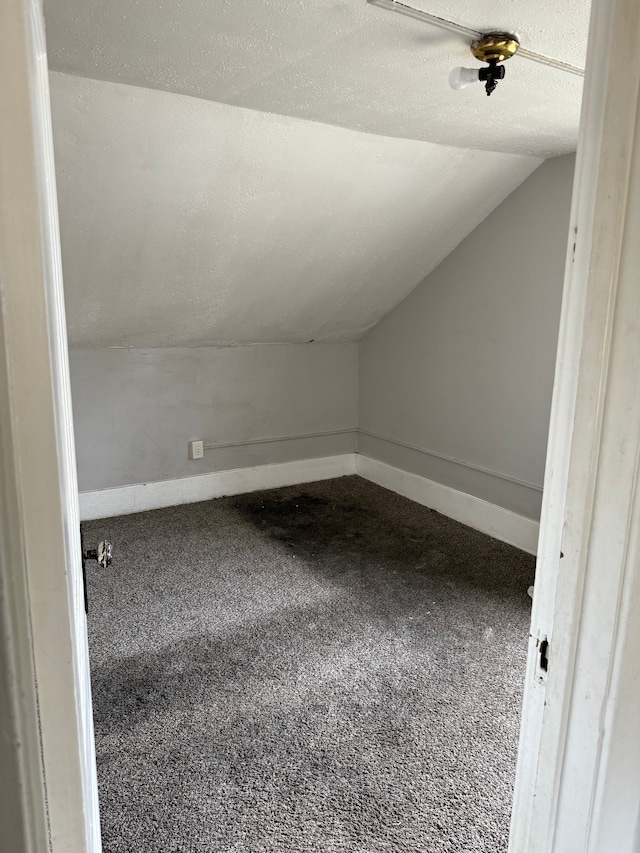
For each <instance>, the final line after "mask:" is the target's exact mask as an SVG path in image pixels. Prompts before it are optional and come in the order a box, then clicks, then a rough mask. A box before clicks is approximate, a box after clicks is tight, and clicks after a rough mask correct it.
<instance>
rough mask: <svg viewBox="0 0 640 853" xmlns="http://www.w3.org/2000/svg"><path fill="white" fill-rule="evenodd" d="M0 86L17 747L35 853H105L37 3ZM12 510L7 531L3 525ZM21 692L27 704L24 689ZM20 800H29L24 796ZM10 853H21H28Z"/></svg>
mask: <svg viewBox="0 0 640 853" xmlns="http://www.w3.org/2000/svg"><path fill="white" fill-rule="evenodd" d="M0 77H1V78H2V81H3V84H2V87H0V90H1V94H0V115H1V117H2V120H1V121H0V185H1V188H2V192H1V198H0V257H1V260H2V274H1V275H0V345H1V346H2V349H3V358H2V359H0V362H1V365H0V366H1V367H2V369H3V370H4V372H5V374H6V375H5V376H4V377H3V380H2V382H0V390H1V392H2V396H0V430H1V431H2V434H3V437H2V452H3V460H2V461H1V462H0V464H2V465H3V466H4V465H6V467H7V470H11V471H13V472H15V476H14V477H13V479H12V480H11V479H9V478H7V479H5V480H3V483H2V493H1V494H0V511H1V512H2V513H3V526H4V530H3V536H8V537H9V541H8V542H7V543H5V547H6V548H7V549H10V551H11V552H13V553H19V554H20V560H19V561H18V562H16V564H15V566H14V567H13V568H12V571H14V572H18V571H23V572H24V576H23V577H22V582H23V583H24V587H25V589H26V591H27V594H28V608H29V627H30V632H31V642H32V649H33V657H32V660H31V665H32V671H31V681H32V685H33V686H34V687H35V692H36V695H37V701H38V712H39V731H38V730H36V731H35V733H34V732H30V731H28V729H27V728H25V730H24V733H25V739H26V741H27V742H25V743H24V744H23V745H20V750H21V751H22V752H23V753H24V755H25V756H27V755H29V756H30V755H32V754H33V753H34V747H35V753H36V755H37V760H38V765H39V766H38V772H40V773H41V774H42V776H43V778H44V788H45V791H46V806H47V808H46V812H45V811H44V810H43V813H42V814H40V813H39V804H37V803H36V802H35V800H34V799H33V797H32V798H31V801H30V802H28V803H27V807H28V808H30V809H31V810H32V812H33V813H32V814H30V815H29V820H30V821H31V822H32V823H33V825H34V842H33V844H32V848H33V849H34V850H35V849H38V850H43V851H44V850H50V851H53V853H69V851H73V853H99V850H100V828H99V823H98V820H97V802H98V800H97V781H96V778H95V754H94V746H93V738H92V718H91V700H90V690H89V670H88V655H87V641H86V630H85V619H84V609H83V603H82V602H83V599H82V574H81V566H80V554H79V535H78V500H77V483H76V475H75V456H74V450H73V427H72V421H71V407H70V392H69V372H68V365H67V342H66V333H65V318H64V302H63V293H62V273H61V266H60V246H59V236H58V223H57V207H56V193H55V172H54V169H53V149H52V137H51V124H50V122H51V118H50V111H49V93H48V70H47V62H46V54H45V48H44V21H43V18H42V7H41V3H40V2H39V0H5V2H2V3H1V4H0ZM9 513H13V524H12V525H10V526H6V524H4V522H5V521H6V519H5V514H7V515H9ZM16 624H18V623H16ZM14 689H15V690H17V691H25V695H26V689H27V688H26V687H25V686H24V685H22V684H16V685H14ZM32 738H35V744H34V743H33V742H31V739H32ZM32 772H33V773H35V772H36V768H35V767H34V768H32ZM18 781H19V780H16V784H18ZM33 790H34V788H33V787H32V788H31V791H32V792H33ZM20 795H21V796H23V797H24V798H25V800H26V799H27V791H26V790H24V791H21V792H20ZM47 815H48V824H49V825H48V830H49V832H48V834H49V839H50V845H51V846H49V842H48V840H47V837H46V836H47V828H46V819H47ZM41 824H44V825H45V837H44V839H42V837H41V829H40V827H41ZM36 837H37V840H35V839H36ZM36 845H37V847H36ZM11 849H12V850H14V849H15V850H16V853H17V850H18V849H20V848H17V847H13V846H12V848H11Z"/></svg>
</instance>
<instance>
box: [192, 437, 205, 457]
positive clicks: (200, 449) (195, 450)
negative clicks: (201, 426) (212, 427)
mask: <svg viewBox="0 0 640 853" xmlns="http://www.w3.org/2000/svg"><path fill="white" fill-rule="evenodd" d="M203 457H204V441H201V440H197V441H190V442H189V459H202V458H203Z"/></svg>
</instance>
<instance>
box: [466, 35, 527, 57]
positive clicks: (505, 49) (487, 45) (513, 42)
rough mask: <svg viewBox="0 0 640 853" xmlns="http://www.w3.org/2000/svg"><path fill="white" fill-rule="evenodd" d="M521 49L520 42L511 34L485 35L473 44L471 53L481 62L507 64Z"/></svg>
mask: <svg viewBox="0 0 640 853" xmlns="http://www.w3.org/2000/svg"><path fill="white" fill-rule="evenodd" d="M519 47H520V42H519V41H518V39H517V38H516V37H515V36H514V35H512V34H511V33H484V34H483V35H481V36H480V38H479V39H476V41H474V42H472V44H471V53H472V54H473V55H474V56H475V58H476V59H479V60H480V62H506V60H507V59H511V57H512V56H513V55H514V54H515V53H517V51H518V48H519Z"/></svg>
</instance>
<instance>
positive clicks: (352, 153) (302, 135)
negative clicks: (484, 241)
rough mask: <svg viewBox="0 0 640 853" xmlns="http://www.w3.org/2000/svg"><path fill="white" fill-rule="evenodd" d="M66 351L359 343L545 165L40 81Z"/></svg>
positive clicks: (76, 80)
mask: <svg viewBox="0 0 640 853" xmlns="http://www.w3.org/2000/svg"><path fill="white" fill-rule="evenodd" d="M51 97H52V109H53V118H54V141H55V150H56V168H57V173H58V197H59V205H60V219H61V235H62V250H63V266H64V277H65V293H66V301H67V316H68V327H69V339H70V342H71V344H72V345H75V346H150V347H151V346H172V345H199V344H229V343H239V342H260V341H266V342H276V341H308V340H311V339H315V340H345V339H355V338H358V337H360V336H361V335H362V334H363V333H364V332H365V331H366V330H367V329H368V328H370V327H371V326H372V325H373V324H375V323H376V322H377V321H378V320H379V319H380V318H381V317H382V316H383V315H384V314H385V313H387V312H388V311H389V310H390V309H391V308H392V307H393V306H394V305H396V304H397V303H398V302H399V301H400V300H401V299H402V298H403V297H404V296H405V295H406V294H407V293H408V292H409V291H410V290H411V289H412V288H413V287H415V286H416V285H417V284H418V283H419V282H420V281H421V279H422V278H423V277H424V276H425V275H426V274H427V273H428V272H429V271H430V270H431V269H433V268H434V267H435V266H436V265H437V264H438V263H439V262H440V261H441V260H442V259H443V258H444V257H445V256H446V255H447V254H448V253H449V252H450V251H451V250H452V249H453V248H454V247H455V246H456V245H457V243H458V242H459V241H460V240H461V239H463V238H464V237H465V236H466V235H467V234H468V233H469V232H470V231H471V230H472V229H473V228H474V227H475V226H476V225H477V224H478V223H479V222H480V221H481V220H482V219H483V218H484V217H485V216H486V215H487V214H488V213H489V212H490V211H491V210H492V209H493V208H494V207H495V206H496V205H497V204H499V203H500V201H502V199H503V198H504V197H505V196H506V195H507V194H508V193H509V192H511V191H512V190H513V189H514V188H515V187H516V186H517V185H518V184H519V183H520V182H521V181H522V180H524V178H525V177H527V175H529V174H530V173H531V172H532V171H533V169H534V168H535V167H536V166H537V165H538V164H539V162H540V161H539V160H537V159H534V158H531V157H525V156H521V155H509V154H498V153H491V152H485V151H473V150H464V149H461V148H447V147H445V146H440V145H433V144H431V143H427V142H417V141H413V140H402V139H393V138H384V137H379V136H373V135H370V134H364V133H358V132H355V131H350V130H345V129H343V128H336V127H331V126H328V125H321V124H316V123H312V122H307V121H301V120H299V119H292V118H282V117H280V116H274V115H270V114H266V113H260V112H256V111H252V110H245V109H240V108H237V107H229V106H226V105H223V104H215V103H211V102H209V101H204V100H201V99H196V98H188V97H184V96H181V95H175V94H171V93H167V92H159V91H155V90H151V89H142V88H137V87H132V86H126V85H122V84H115V83H105V82H99V81H95V80H88V79H85V78H81V77H74V76H69V75H65V74H56V73H53V74H51Z"/></svg>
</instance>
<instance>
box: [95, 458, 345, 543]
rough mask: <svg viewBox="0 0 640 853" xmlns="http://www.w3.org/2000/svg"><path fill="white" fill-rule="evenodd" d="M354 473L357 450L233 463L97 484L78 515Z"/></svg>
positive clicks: (122, 511)
mask: <svg viewBox="0 0 640 853" xmlns="http://www.w3.org/2000/svg"><path fill="white" fill-rule="evenodd" d="M355 473H356V461H355V453H343V454H340V455H339V456H324V457H320V458H318V459H303V460H298V461H295V462H280V463H274V464H270V465H256V466H255V467H252V468H232V469H229V470H227V471H215V472H214V473H212V474H200V475H198V476H195V477H182V478H180V479H178V480H163V481H160V482H156V483H139V484H136V485H132V486H121V487H119V488H114V489H99V490H98V491H94V492H82V493H81V494H80V517H81V518H82V519H83V520H85V519H86V520H89V519H92V518H107V517H109V516H114V515H127V514H129V513H132V512H144V511H146V510H149V509H160V508H162V507H167V506H177V505H178V504H186V503H196V502H197V501H207V500H211V499H212V498H220V497H223V496H225V495H241V494H244V493H246V492H257V491H260V490H262V489H276V488H278V487H280V486H295V485H298V484H299V483H313V482H316V481H318V480H331V479H333V478H334V477H343V476H345V475H347V474H355ZM114 546H116V547H117V543H114Z"/></svg>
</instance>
